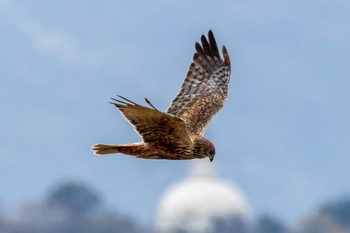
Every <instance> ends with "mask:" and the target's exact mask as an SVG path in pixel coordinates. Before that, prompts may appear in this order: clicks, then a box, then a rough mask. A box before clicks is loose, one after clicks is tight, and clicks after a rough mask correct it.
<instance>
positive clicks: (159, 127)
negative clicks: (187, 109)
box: [111, 96, 192, 145]
mask: <svg viewBox="0 0 350 233" xmlns="http://www.w3.org/2000/svg"><path fill="white" fill-rule="evenodd" d="M118 97H120V98H121V99H123V100H124V101H122V100H117V99H112V100H114V101H115V102H111V104H113V105H115V106H116V107H117V108H118V110H119V111H120V112H121V113H122V114H123V116H124V117H125V119H126V120H128V121H129V122H130V123H131V124H132V125H133V126H134V129H135V131H136V132H137V133H138V134H139V135H140V136H141V137H142V140H143V141H144V142H150V143H152V142H154V143H157V144H159V145H171V144H183V145H190V144H192V140H191V138H190V137H189V135H188V132H187V128H186V123H185V122H184V121H183V120H182V119H180V118H178V117H176V116H172V115H170V114H167V113H163V112H160V111H158V110H157V109H156V108H155V107H154V106H153V105H152V104H151V102H150V101H149V100H147V99H145V101H146V102H147V104H148V105H149V106H150V107H151V108H148V107H145V106H141V105H139V104H137V103H134V102H132V101H130V100H128V99H126V98H124V97H122V96H118Z"/></svg>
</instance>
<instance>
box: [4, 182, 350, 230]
mask: <svg viewBox="0 0 350 233" xmlns="http://www.w3.org/2000/svg"><path fill="white" fill-rule="evenodd" d="M226 231H227V230H226ZM226 231H223V232H217V231H216V232H215V233H232V232H231V231H230V232H226ZM47 232H50V233H151V232H154V230H153V229H152V227H151V226H144V225H142V224H140V223H139V222H138V221H137V220H136V219H133V218H132V217H130V216H126V215H125V214H121V213H120V212H118V211H117V210H115V209H110V208H107V207H105V206H104V205H103V201H102V198H101V196H100V195H99V194H98V192H96V190H94V189H93V188H91V187H89V186H88V185H85V184H83V183H80V182H65V183H61V184H59V185H57V186H55V187H54V188H53V189H52V190H50V191H49V192H48V194H47V195H46V196H45V197H44V198H43V200H41V201H39V202H37V203H26V204H23V205H22V206H21V207H20V208H19V209H18V210H17V211H16V214H14V216H11V217H10V216H7V215H6V214H5V213H4V212H2V211H1V209H0V233H47ZM249 232H251V233H349V232H350V196H345V197H343V198H339V199H337V200H333V201H330V202H327V203H324V204H322V205H321V206H320V207H319V208H318V209H317V210H316V211H315V212H314V214H313V215H311V216H307V217H305V218H304V219H301V220H300V221H299V223H298V224H297V225H296V226H286V225H285V224H284V223H283V222H282V221H281V220H279V219H278V218H276V217H273V216H272V215H262V216H260V217H259V218H258V219H257V220H256V221H252V223H251V226H249ZM182 233H187V232H182ZM238 233H240V232H238Z"/></svg>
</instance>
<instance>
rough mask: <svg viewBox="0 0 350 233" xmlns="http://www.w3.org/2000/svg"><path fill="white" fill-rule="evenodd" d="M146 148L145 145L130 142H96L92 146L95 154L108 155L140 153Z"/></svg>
mask: <svg viewBox="0 0 350 233" xmlns="http://www.w3.org/2000/svg"><path fill="white" fill-rule="evenodd" d="M143 149H144V147H143V145H140V144H139V143H130V144H117V145H105V144H95V145H93V146H92V151H93V152H94V154H95V155H106V154H117V153H122V154H129V155H138V154H139V153H140V152H141V151H142V150H143Z"/></svg>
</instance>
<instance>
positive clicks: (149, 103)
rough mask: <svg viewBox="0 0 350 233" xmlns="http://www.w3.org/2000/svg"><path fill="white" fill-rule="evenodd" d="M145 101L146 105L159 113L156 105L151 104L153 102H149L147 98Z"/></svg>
mask: <svg viewBox="0 0 350 233" xmlns="http://www.w3.org/2000/svg"><path fill="white" fill-rule="evenodd" d="M145 101H146V103H147V104H148V105H149V106H151V107H152V108H153V109H154V110H157V111H158V109H157V108H156V107H154V105H153V104H152V103H151V101H149V100H148V99H147V98H145Z"/></svg>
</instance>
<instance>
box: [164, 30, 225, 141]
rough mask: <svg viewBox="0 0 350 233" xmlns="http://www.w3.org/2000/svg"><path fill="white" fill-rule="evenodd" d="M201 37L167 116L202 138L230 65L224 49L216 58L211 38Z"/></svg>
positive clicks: (220, 102)
mask: <svg viewBox="0 0 350 233" xmlns="http://www.w3.org/2000/svg"><path fill="white" fill-rule="evenodd" d="M208 39H209V42H208V40H207V38H206V37H205V36H204V35H202V37H201V44H202V45H200V44H199V43H196V44H195V48H196V53H195V54H194V56H193V60H192V63H191V64H190V67H189V69H188V71H187V74H186V77H185V80H184V81H183V83H182V85H181V88H180V90H179V92H178V94H177V95H176V97H175V98H174V99H173V100H172V102H171V104H170V107H169V108H168V110H167V113H170V114H172V115H174V116H177V117H179V118H181V119H183V120H184V121H185V122H186V125H187V129H188V131H189V133H191V134H198V135H203V134H204V130H205V128H206V126H207V125H208V123H209V121H210V119H211V118H212V117H213V116H214V115H215V114H216V113H217V112H218V111H219V110H220V109H221V108H222V107H223V105H224V102H225V100H226V96H227V89H228V84H229V81H230V72H231V63H230V58H229V55H228V52H227V50H226V48H225V46H223V47H222V53H223V58H224V59H222V58H221V57H220V53H219V49H218V47H217V44H216V41H215V38H214V35H213V33H212V31H211V30H210V31H209V33H208Z"/></svg>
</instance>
